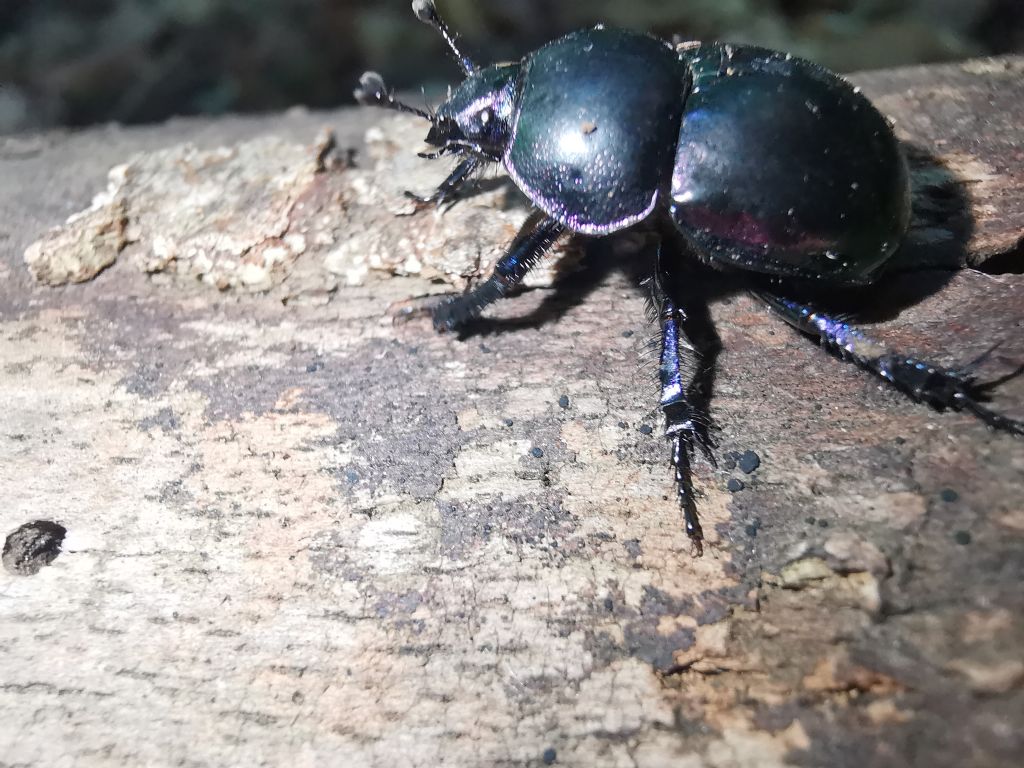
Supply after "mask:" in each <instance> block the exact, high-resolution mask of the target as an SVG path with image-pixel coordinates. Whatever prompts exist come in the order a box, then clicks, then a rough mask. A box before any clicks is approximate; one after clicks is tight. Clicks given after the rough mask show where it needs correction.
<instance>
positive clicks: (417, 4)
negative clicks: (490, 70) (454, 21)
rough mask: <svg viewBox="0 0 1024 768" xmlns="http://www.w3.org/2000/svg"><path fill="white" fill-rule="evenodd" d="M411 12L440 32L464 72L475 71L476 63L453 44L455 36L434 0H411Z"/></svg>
mask: <svg viewBox="0 0 1024 768" xmlns="http://www.w3.org/2000/svg"><path fill="white" fill-rule="evenodd" d="M412 12H413V13H415V14H416V18H417V19H419V20H420V21H422V22H423V23H424V24H429V25H430V26H432V27H433V28H434V29H436V30H437V31H438V32H439V33H440V35H441V37H443V38H444V41H445V42H446V43H448V47H449V48H451V49H452V53H454V54H455V58H456V59H457V60H458V62H459V66H460V67H462V71H463V73H464V74H466V75H472V74H473V73H474V72H475V71H476V65H475V64H474V63H473V61H472V59H470V58H469V56H464V55H463V54H462V51H460V50H459V46H457V45H456V44H455V36H454V35H452V33H451V30H449V29H448V25H447V24H445V23H444V19H442V18H441V16H440V14H439V13H438V12H437V6H436V5H434V0H412Z"/></svg>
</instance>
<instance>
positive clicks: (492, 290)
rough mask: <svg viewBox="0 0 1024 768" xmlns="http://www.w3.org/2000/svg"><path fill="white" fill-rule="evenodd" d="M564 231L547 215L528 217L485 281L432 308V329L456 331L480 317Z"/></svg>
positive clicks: (506, 292) (529, 268) (524, 274)
mask: <svg viewBox="0 0 1024 768" xmlns="http://www.w3.org/2000/svg"><path fill="white" fill-rule="evenodd" d="M564 230H565V227H564V226H563V225H562V224H560V223H558V222H557V221H555V220H554V219H551V218H548V217H547V216H544V217H542V218H540V220H539V221H537V219H536V217H531V219H530V220H528V221H527V223H526V224H525V225H524V227H523V229H522V231H520V233H519V235H517V237H516V239H515V241H514V242H513V243H512V247H511V248H510V249H509V251H508V253H506V254H505V255H504V256H502V257H501V259H500V260H499V261H498V263H497V264H496V265H495V267H494V272H493V273H492V274H491V276H490V277H489V278H487V280H486V281H484V282H483V283H481V284H480V285H478V286H477V287H476V288H474V289H473V290H471V291H469V292H467V293H464V294H462V295H461V296H454V297H452V298H450V299H448V300H447V301H445V302H443V303H441V304H438V305H437V306H436V307H434V309H433V313H432V314H433V317H434V328H436V329H437V330H439V331H452V330H455V329H456V328H458V327H459V326H460V325H463V324H465V323H466V322H468V321H470V320H472V319H473V318H475V317H477V316H479V315H480V313H481V312H483V310H484V308H485V307H487V306H489V305H490V304H493V303H494V302H495V301H497V300H498V299H500V298H503V297H504V296H507V295H508V293H509V291H511V290H512V289H513V288H514V287H515V286H516V285H518V284H519V282H520V281H521V280H522V279H523V278H524V277H526V273H527V272H529V271H530V270H531V269H533V267H534V266H535V265H536V264H537V262H539V261H540V260H541V257H543V256H544V254H545V253H547V252H548V250H549V249H550V248H551V246H552V245H554V244H555V241H556V240H557V239H558V237H559V235H561V234H562V232H563V231H564Z"/></svg>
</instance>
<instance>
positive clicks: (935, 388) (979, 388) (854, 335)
mask: <svg viewBox="0 0 1024 768" xmlns="http://www.w3.org/2000/svg"><path fill="white" fill-rule="evenodd" d="M758 295H759V296H760V298H761V299H763V300H764V301H765V302H766V303H767V304H768V306H770V307H771V308H772V309H774V310H775V311H776V312H777V313H778V314H779V315H781V316H782V318H783V319H784V320H785V321H786V322H787V323H789V324H790V325H791V326H793V327H794V328H796V329H797V330H799V331H802V332H803V333H806V334H808V335H810V336H813V337H817V338H818V339H819V340H820V342H821V345H822V346H823V347H825V348H826V349H828V350H829V351H830V352H832V353H833V354H835V355H836V356H838V357H840V358H842V359H844V360H849V361H850V362H853V363H856V364H857V365H858V366H859V367H861V368H863V369H864V370H866V371H870V372H871V373H873V374H875V375H876V376H878V377H879V378H881V379H884V380H885V381H887V382H889V383H890V384H891V385H892V386H893V387H895V388H896V389H898V390H900V391H901V392H903V393H905V394H907V395H909V396H910V397H911V398H913V399H914V400H916V401H918V402H922V403H927V404H928V405H930V406H931V407H933V408H935V409H936V410H938V411H942V410H946V409H950V410H954V411H967V412H969V413H971V414H973V415H974V416H976V417H977V418H978V419H980V420H981V421H983V422H984V423H985V424H987V425H988V426H990V427H992V428H993V429H997V430H999V431H1001V432H1008V433H1010V434H1012V435H1018V436H1024V421H1019V420H1017V419H1012V418H1010V417H1008V416H1004V415H1002V414H1000V413H997V412H996V411H993V410H992V409H990V408H988V407H987V406H986V405H984V404H983V403H984V401H985V400H986V399H987V397H988V394H987V393H988V392H989V391H990V390H991V389H993V388H994V387H996V386H998V385H999V384H1001V383H1003V382H1005V381H1007V380H1008V379H1011V378H1013V377H1015V376H1017V375H1020V373H1021V372H1022V371H1024V366H1022V367H1021V368H1018V369H1017V370H1015V371H1014V372H1012V373H1010V374H1009V375H1007V376H1003V377H1000V378H999V379H996V380H994V381H991V382H987V383H986V382H979V381H978V380H977V379H976V378H975V376H974V375H973V371H974V370H975V369H976V368H977V367H978V366H979V365H980V364H981V363H982V362H984V361H985V359H986V358H988V357H989V356H990V355H991V354H992V352H993V351H994V349H995V347H992V348H991V349H989V350H986V351H985V352H984V353H983V354H982V355H980V356H979V357H977V358H975V359H974V360H972V361H971V362H970V363H968V364H967V365H965V366H963V367H962V368H945V367H943V366H940V365H935V364H933V363H929V362H927V361H925V360H921V359H919V358H916V357H912V356H910V355H904V354H901V353H899V352H894V351H893V350H890V349H888V348H887V347H886V346H885V345H884V344H882V343H881V342H879V341H876V340H874V339H872V338H871V337H870V336H867V335H866V334H865V333H864V332H863V331H860V330H859V329H857V328H854V327H853V326H851V325H849V324H847V323H846V322H845V321H843V320H839V319H836V318H834V317H831V316H829V315H827V314H825V313H823V312H819V311H818V310H816V309H815V308H814V307H812V306H810V305H808V304H802V303H800V302H796V301H793V300H791V299H785V298H782V297H780V296H774V295H771V294H766V293H760V294H758Z"/></svg>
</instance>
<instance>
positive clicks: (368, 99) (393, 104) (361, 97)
mask: <svg viewBox="0 0 1024 768" xmlns="http://www.w3.org/2000/svg"><path fill="white" fill-rule="evenodd" d="M352 95H353V96H355V97H356V101H358V102H359V103H360V104H362V105H364V106H368V107H383V108H384V109H393V110H395V111H396V112H408V113H409V114H410V115H416V116H417V117H422V118H423V119H425V120H429V121H430V122H432V123H433V122H435V118H434V116H433V115H432V114H430V112H426V111H424V110H422V109H418V108H416V107H410V106H409V105H408V104H404V103H402V102H401V101H399V100H398V99H396V98H395V94H394V92H393V91H392V90H391V89H390V88H388V86H387V84H386V83H385V82H384V78H383V77H381V76H380V75H378V74H377V73H376V72H364V73H363V76H362V77H360V78H359V87H358V88H356V89H355V90H354V91H353V92H352Z"/></svg>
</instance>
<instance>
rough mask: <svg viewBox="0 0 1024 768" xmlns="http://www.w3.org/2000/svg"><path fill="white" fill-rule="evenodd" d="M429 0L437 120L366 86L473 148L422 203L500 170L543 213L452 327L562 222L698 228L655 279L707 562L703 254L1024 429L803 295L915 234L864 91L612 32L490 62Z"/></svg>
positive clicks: (661, 261)
mask: <svg viewBox="0 0 1024 768" xmlns="http://www.w3.org/2000/svg"><path fill="white" fill-rule="evenodd" d="M412 7H413V11H414V13H415V14H416V16H417V17H418V18H419V19H420V20H421V21H424V22H426V23H427V24H429V25H431V26H432V27H434V28H435V29H436V30H437V31H438V32H439V33H440V34H441V36H442V37H443V38H444V39H445V41H446V42H447V44H448V46H449V47H450V48H451V50H452V52H453V53H454V54H455V58H456V59H457V61H458V63H459V65H460V67H461V68H462V71H463V73H464V74H465V79H464V80H463V82H462V84H461V85H460V86H459V87H458V88H456V89H455V90H454V92H452V93H451V94H450V96H449V98H448V100H447V101H445V102H444V103H443V104H442V105H441V106H440V107H439V108H438V109H437V110H436V112H430V111H427V110H422V109H418V108H416V107H412V106H409V105H408V104H405V103H403V102H401V101H399V100H397V99H396V98H395V96H394V94H393V92H392V91H391V90H390V89H389V88H388V87H387V86H386V85H385V83H384V81H383V79H382V78H381V76H380V75H378V74H376V73H374V72H367V73H366V74H364V75H363V77H362V78H361V80H360V87H359V88H358V89H357V90H356V92H355V95H356V98H357V99H358V100H359V101H360V102H361V103H364V104H373V105H376V106H381V107H385V108H389V109H394V110H398V111H402V112H408V113H412V114H415V115H419V116H420V117H423V118H425V119H426V120H428V121H430V124H431V125H430V130H429V132H428V134H427V137H426V142H427V143H428V144H430V145H432V146H433V147H435V148H436V149H435V150H434V151H433V152H429V153H423V154H422V156H423V157H426V158H431V159H434V158H439V157H442V156H446V155H452V156H455V157H457V158H458V160H459V162H458V165H457V166H456V168H455V170H454V171H453V172H452V173H451V174H450V175H449V176H448V177H447V178H446V179H445V180H444V181H443V182H441V184H440V186H438V188H437V189H436V191H435V192H434V193H433V194H432V195H430V196H428V197H416V196H415V195H413V197H416V199H417V200H419V201H420V202H422V203H438V204H440V203H442V202H444V201H445V200H447V199H449V198H451V197H452V196H454V195H455V194H456V193H457V192H458V191H459V190H460V188H462V187H463V185H465V183H466V182H467V181H468V180H469V179H471V178H472V177H473V176H474V174H475V173H476V172H477V171H479V170H481V169H482V168H484V167H485V166H487V165H488V164H490V163H500V164H501V165H502V166H504V169H505V170H506V171H507V173H508V175H509V176H510V177H511V179H512V181H513V182H515V184H516V186H517V187H519V189H520V190H521V191H522V192H523V193H524V194H525V195H526V196H527V197H528V198H529V199H530V201H531V202H532V203H533V205H534V206H536V209H537V211H536V213H535V215H534V216H532V217H531V218H530V219H528V221H527V223H526V225H524V228H523V230H522V231H521V232H520V233H519V235H518V236H517V238H516V239H515V240H514V241H513V243H512V245H511V247H510V248H509V250H508V251H507V253H505V255H504V256H503V257H502V258H501V259H500V260H499V261H498V263H497V265H496V266H495V269H494V272H493V274H492V275H491V276H490V277H489V278H488V279H487V280H486V281H484V282H482V283H480V284H479V285H478V286H476V287H475V288H473V289H472V290H470V291H468V292H467V293H465V294H462V295H459V296H455V297H452V298H449V299H447V300H445V301H443V302H442V303H440V304H438V305H436V306H434V307H433V308H432V310H431V313H432V316H433V321H434V326H435V327H436V328H437V329H438V330H453V329H455V328H457V327H459V326H461V325H463V324H465V323H467V322H468V321H470V320H472V319H473V318H475V317H476V316H478V315H479V314H480V313H481V312H482V311H483V309H484V308H485V307H487V306H488V305H489V304H491V303H493V302H494V301H496V300H497V299H500V298H502V297H504V296H506V295H507V294H508V293H509V292H510V291H511V290H512V289H513V288H514V287H515V286H516V284H518V283H519V282H520V281H521V280H522V279H523V277H524V276H525V275H526V273H527V272H528V271H529V270H530V269H531V268H532V267H533V266H534V265H536V264H537V262H538V261H539V260H540V259H541V257H542V256H543V255H544V254H545V252H547V251H548V250H549V249H550V248H551V247H552V245H553V244H554V243H555V241H556V240H557V239H558V238H559V237H560V236H561V235H562V234H563V233H564V232H573V233H580V234H583V235H607V234H610V233H612V232H617V231H619V230H622V229H625V228H627V227H630V226H632V225H634V224H637V223H638V222H641V221H645V220H653V221H655V222H657V223H659V224H661V225H662V226H664V227H667V228H669V229H671V230H672V231H673V232H674V233H678V235H677V237H678V236H681V239H682V241H683V245H684V248H683V249H682V250H683V253H680V254H679V255H677V256H676V257H674V258H665V257H663V256H662V255H661V249H660V248H659V250H658V259H657V264H656V266H655V269H654V275H653V277H652V280H651V284H652V286H653V291H652V293H653V296H652V298H653V307H654V309H655V312H656V316H657V318H658V319H659V320H660V324H661V356H660V379H661V400H660V406H661V409H662V411H663V413H664V416H665V422H666V429H665V435H666V436H667V437H668V438H669V440H670V441H671V444H672V451H671V454H672V465H673V467H674V469H675V476H676V485H677V489H678V495H679V501H680V504H681V506H682V508H683V512H684V518H685V525H686V532H687V534H688V535H689V537H690V539H691V541H692V542H693V544H694V548H695V551H696V553H697V554H698V555H699V554H700V553H701V552H702V540H703V534H702V532H701V527H700V523H699V521H698V518H697V509H696V504H695V501H694V493H693V486H692V482H691V472H690V464H691V460H692V457H693V454H694V451H695V449H700V451H701V452H702V453H703V454H704V455H705V456H706V457H707V459H708V460H709V461H710V462H711V463H712V464H714V455H713V453H712V448H713V447H714V443H713V441H712V439H711V436H710V426H711V420H710V418H709V417H708V415H707V413H706V405H707V404H706V398H704V396H703V394H702V391H701V387H700V386H699V382H697V381H696V378H695V379H693V380H691V381H690V382H689V383H688V382H686V381H684V375H683V366H682V365H681V358H682V351H683V350H684V349H685V348H686V347H687V346H691V347H694V346H695V345H694V344H693V343H691V344H689V345H687V343H686V342H687V341H688V338H687V337H688V336H690V337H692V336H693V334H688V333H687V330H688V328H687V320H688V315H687V311H686V304H687V300H686V298H685V297H686V296H687V290H686V283H687V279H688V277H689V276H690V272H689V271H688V267H689V266H691V265H693V264H694V263H695V261H696V262H697V263H702V264H704V265H707V266H710V267H713V268H716V269H718V270H721V271H727V272H733V273H734V274H737V275H746V276H749V277H751V278H753V277H755V276H757V275H760V276H763V278H764V279H762V280H761V281H760V282H756V281H755V282H754V283H753V284H754V285H755V286H758V287H756V288H755V290H754V292H755V294H756V295H757V296H758V297H759V298H761V299H763V300H764V301H765V302H766V303H767V304H768V305H769V307H771V309H773V310H774V311H775V312H777V313H778V314H779V315H781V317H782V318H783V319H784V320H785V321H786V322H788V323H789V324H790V325H792V326H794V327H796V328H797V329H798V330H800V331H802V332H804V333H805V334H807V335H809V336H812V337H814V338H816V339H818V340H819V341H820V343H821V344H822V346H824V347H826V348H827V349H829V350H830V351H832V352H833V353H835V354H836V355H837V356H839V357H841V358H843V359H845V360H849V361H851V362H854V363H855V364H857V365H859V366H860V367H861V368H863V369H865V370H867V371H870V372H871V373H873V374H875V375H877V376H879V377H880V378H882V379H884V380H885V381H887V382H889V383H890V384H892V385H893V386H894V387H896V388H897V389H899V390H901V391H903V392H904V393H906V394H908V395H909V396H911V397H912V398H914V399H915V400H918V401H923V402H926V403H928V404H930V405H932V406H933V407H935V408H937V409H939V410H942V409H945V408H951V409H954V410H967V411H969V412H971V413H973V414H974V415H976V416H977V417H978V418H980V419H981V420H982V421H984V422H985V423H986V424H988V425H990V426H991V427H994V428H996V429H1000V430H1004V431H1007V432H1010V433H1013V434H1016V435H1024V422H1021V421H1017V420H1014V419H1010V418H1007V417H1006V416H1003V415H1000V414H998V413H996V412H994V411H992V410H991V409H989V408H987V407H985V405H983V404H982V401H983V400H984V399H985V391H986V389H987V388H988V387H989V386H990V385H988V384H982V383H979V382H978V381H977V380H976V378H975V377H974V376H973V375H972V370H973V366H974V365H975V363H972V364H969V365H967V366H964V367H962V368H944V367H941V366H938V365H933V364H930V363H927V362H924V361H921V360H918V359H916V358H913V357H911V356H909V355H905V354H901V353H899V352H896V351H893V350H891V349H889V348H887V347H886V346H885V345H883V344H881V343H879V342H877V341H874V340H872V339H871V338H870V337H868V336H867V335H865V334H864V333H862V332H861V331H859V330H857V329H856V328H854V327H852V326H850V325H848V324H847V323H846V322H844V321H843V320H842V319H841V318H839V317H834V316H831V315H829V314H826V313H824V312H822V311H821V310H820V309H818V308H817V307H816V306H815V305H813V304H811V303H809V302H808V301H806V300H801V299H797V298H795V297H794V296H791V295H789V291H790V290H794V291H795V290H797V289H798V288H799V290H800V292H801V296H803V295H804V294H806V293H808V292H810V293H812V294H813V290H809V289H808V287H811V288H813V287H814V286H825V287H830V288H831V287H847V286H859V285H868V284H872V283H875V282H876V281H877V280H878V279H879V276H880V275H881V273H882V268H883V267H884V266H885V265H886V262H887V261H888V260H889V259H890V257H891V256H892V255H893V254H894V253H895V251H896V249H897V248H898V247H899V245H900V244H901V242H902V241H903V238H904V235H905V234H906V231H907V228H908V225H909V221H910V182H909V174H908V171H907V164H906V161H905V159H904V158H903V155H902V153H901V151H900V147H899V143H898V142H897V140H896V137H895V136H894V135H893V131H892V128H891V126H890V125H889V123H888V122H887V121H886V119H885V118H884V117H883V116H882V114H881V113H880V112H879V111H878V110H877V109H876V108H875V107H874V106H873V105H872V104H871V102H870V101H868V99H867V98H865V97H864V96H863V95H862V94H861V93H860V91H859V89H857V88H854V87H853V86H852V85H850V84H849V83H848V82H846V81H845V80H844V79H843V78H841V77H839V76H838V75H836V74H833V73H832V72H830V71H828V70H826V69H824V68H822V67H820V66H818V65H816V64H813V63H812V62H809V61H806V60H804V59H800V58H797V57H794V56H791V55H790V54H787V53H780V52H776V51H771V50H767V49H764V48H758V47H754V46H747V45H730V44H726V43H719V42H710V43H704V42H689V43H668V42H666V41H663V40H659V39H657V38H655V37H652V36H649V35H645V34H641V33H637V32H629V31H624V30H619V29H609V28H605V27H604V26H600V25H599V26H596V27H593V28H591V29H585V30H580V31H577V32H573V33H571V34H568V35H566V36H565V37H562V38H559V39H558V40H555V41H553V42H551V43H548V44H547V45H545V46H543V47H541V48H539V49H537V50H536V51H533V52H532V53H530V54H528V55H526V56H525V57H524V58H523V59H522V60H520V61H518V62H512V63H503V64H492V65H490V66H486V67H479V66H477V65H476V64H474V63H473V62H472V60H471V59H470V58H469V57H467V56H465V55H464V54H463V53H462V52H461V51H460V50H459V47H458V45H457V44H456V42H455V38H454V37H453V35H452V34H451V32H450V30H449V29H448V27H447V25H446V24H445V23H444V21H443V20H442V19H441V17H440V16H439V14H438V12H437V9H436V7H435V6H434V3H433V2H432V0H414V1H413V3H412ZM410 194H411V193H410ZM689 340H690V341H691V342H692V341H693V339H692V338H691V339H689ZM696 348H697V350H698V351H701V350H700V347H699V345H696ZM983 357H984V356H983ZM980 359H981V358H979V360H980ZM975 362H977V361H975Z"/></svg>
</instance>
